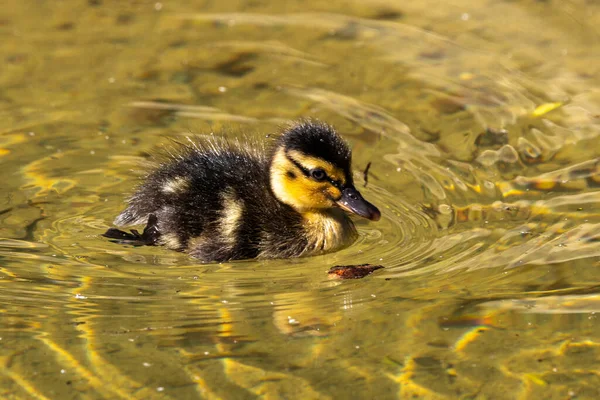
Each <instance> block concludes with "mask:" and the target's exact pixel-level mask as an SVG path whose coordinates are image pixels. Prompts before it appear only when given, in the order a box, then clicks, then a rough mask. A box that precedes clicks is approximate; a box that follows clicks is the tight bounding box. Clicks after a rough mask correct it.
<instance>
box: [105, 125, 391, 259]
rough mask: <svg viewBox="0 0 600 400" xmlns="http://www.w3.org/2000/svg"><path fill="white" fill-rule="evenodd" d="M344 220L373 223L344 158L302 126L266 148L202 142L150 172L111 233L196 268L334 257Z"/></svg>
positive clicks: (321, 133)
mask: <svg viewBox="0 0 600 400" xmlns="http://www.w3.org/2000/svg"><path fill="white" fill-rule="evenodd" d="M347 213H350V214H355V215H358V216H361V217H364V218H367V219H370V220H373V221H377V220H379V218H380V216H381V214H380V212H379V210H378V209H377V207H375V206H374V205H373V204H371V203H369V202H368V201H366V200H365V199H364V198H363V197H362V195H361V194H360V193H359V192H358V190H356V188H355V187H354V183H353V179H352V171H351V151H350V148H349V147H348V144H347V143H346V142H345V141H344V140H343V139H342V138H341V137H340V136H339V134H338V133H337V132H336V131H335V130H334V129H333V128H332V127H331V126H329V125H327V124H324V123H320V122H313V121H304V122H300V123H297V124H295V125H293V126H291V127H290V128H289V129H287V130H286V131H285V132H283V134H282V135H281V136H280V137H279V138H278V140H277V141H276V142H275V143H274V146H273V147H272V148H271V149H270V150H267V149H265V147H262V146H256V145H249V144H242V143H230V142H228V141H225V140H216V139H210V140H206V141H201V142H197V143H193V145H191V146H187V147H186V148H185V149H183V151H182V152H181V153H180V154H179V155H177V156H175V157H172V159H171V160H169V162H166V163H164V164H162V165H161V166H159V167H158V168H157V169H156V170H155V171H153V172H151V173H150V174H149V175H148V177H147V178H146V180H145V182H144V183H143V184H142V185H141V186H140V187H139V188H138V190H137V192H136V193H135V194H134V195H133V196H132V197H131V198H130V199H129V205H128V207H127V208H126V209H125V210H124V211H123V212H122V213H121V214H120V215H119V216H118V217H117V218H116V219H115V221H114V223H115V225H117V226H128V225H138V224H143V223H147V226H146V229H145V230H144V233H143V234H139V233H138V232H137V231H135V230H132V233H131V234H130V233H125V232H123V231H120V230H117V229H114V228H111V229H109V230H108V231H107V232H106V233H105V234H104V236H106V237H109V238H112V239H117V240H118V241H120V242H129V243H133V244H146V245H155V244H159V245H164V246H166V247H167V248H170V249H173V250H179V251H184V252H187V253H189V254H190V255H192V256H193V257H196V258H198V259H200V260H202V261H206V262H208V261H226V260H234V259H249V258H289V257H300V256H309V255H314V254H320V253H325V252H331V251H335V250H339V249H341V248H344V247H346V246H349V245H350V244H352V243H353V242H354V241H355V240H356V238H357V232H356V228H355V227H354V224H353V222H352V221H351V219H350V218H349V216H348V215H347Z"/></svg>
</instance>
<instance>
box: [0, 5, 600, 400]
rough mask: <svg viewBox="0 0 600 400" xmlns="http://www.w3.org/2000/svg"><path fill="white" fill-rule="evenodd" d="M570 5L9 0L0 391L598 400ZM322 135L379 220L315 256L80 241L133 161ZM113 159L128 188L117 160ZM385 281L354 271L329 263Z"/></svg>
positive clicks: (594, 21)
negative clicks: (205, 144) (167, 147)
mask: <svg viewBox="0 0 600 400" xmlns="http://www.w3.org/2000/svg"><path fill="white" fill-rule="evenodd" d="M598 11H599V10H598V5H597V4H595V3H594V2H586V1H579V0H576V1H570V2H567V3H564V2H563V3H558V2H528V1H517V2H514V1H513V2H494V3H477V4H473V3H472V2H468V1H462V0H456V1H452V2H449V3H444V4H441V3H439V2H431V1H421V2H413V3H404V4H398V3H397V2H392V1H387V0H379V1H375V0H370V1H367V2H365V1H350V2H338V1H330V2H326V3H324V2H317V1H314V2H312V1H309V2H300V1H285V2H252V1H244V0H229V1H226V2H204V1H199V2H191V3H190V2H164V3H163V2H137V3H126V2H112V1H106V0H105V1H98V0H90V1H87V2H61V3H57V2H54V3H52V4H50V3H48V4H45V3H44V4H41V3H39V4H38V3H36V4H33V3H31V2H12V1H11V2H10V4H9V5H8V6H6V7H4V8H3V13H4V14H0V33H2V34H3V37H8V38H9V40H3V41H1V43H0V57H1V60H2V62H3V68H2V69H0V87H1V88H2V91H1V94H0V116H1V117H2V118H0V163H3V166H5V168H4V171H5V177H4V179H3V180H2V183H1V184H0V185H1V187H2V197H0V259H1V263H0V286H1V290H0V299H1V301H0V315H1V317H2V318H1V320H0V321H1V322H0V344H1V346H0V361H1V363H2V364H1V371H2V373H1V374H0V396H1V397H2V398H18V399H21V398H42V399H53V398H66V399H69V398H73V399H75V398H85V399H87V398H89V399H101V398H105V399H114V398H123V399H129V398H141V399H142V398H143V399H153V398H156V399H168V398H172V399H188V398H189V399H194V398H209V399H212V398H214V399H217V398H255V397H259V396H260V397H265V398H272V399H279V398H302V399H305V398H310V399H313V398H315V399H316V398H382V399H383V398H410V397H414V398H428V399H444V398H464V399H469V398H473V399H475V398H493V399H503V398H506V399H514V398H524V399H525V398H531V399H538V398H545V399H554V398H556V399H564V398H582V399H583V398H590V399H592V398H597V397H598V395H599V393H598V388H599V387H600V382H598V379H599V378H598V373H597V371H596V370H597V368H596V364H597V362H596V360H597V359H598V355H599V354H598V352H599V347H598V346H599V344H600V337H599V334H598V332H600V330H599V329H598V328H599V326H598V322H597V312H598V305H597V304H598V293H599V289H598V288H599V285H600V281H599V280H598V278H597V275H598V274H597V273H596V268H598V267H599V266H600V265H599V255H600V247H599V246H598V238H599V232H600V230H599V229H600V228H599V227H600V225H599V224H600V220H599V219H600V214H598V205H599V203H600V198H599V194H598V193H599V192H598V184H599V183H600V168H599V163H598V160H599V157H600V154H599V148H598V146H597V141H598V134H599V133H600V118H599V115H600V94H599V93H600V92H599V91H598V89H597V87H598V83H599V81H600V75H599V74H600V69H599V67H598V63H597V59H596V58H597V56H596V55H597V54H598V50H599V43H600V40H599V38H600V35H599V34H598V31H597V28H596V26H598V22H600V21H598V16H599V15H600V13H599V12H598ZM307 116H310V117H316V118H320V119H323V120H326V121H328V122H330V123H332V124H333V125H335V126H336V127H338V129H339V130H340V131H341V132H342V133H343V134H344V135H345V136H346V137H347V138H348V139H349V140H350V141H351V143H352V145H353V148H354V167H355V170H356V181H357V184H359V185H362V183H363V181H362V174H361V171H363V170H364V168H365V166H366V165H367V163H369V162H371V163H372V167H371V169H370V171H371V175H370V179H369V185H368V186H367V187H366V188H364V189H361V190H364V192H366V194H365V196H367V197H368V198H369V199H373V202H374V203H375V204H377V205H378V207H379V208H380V209H381V210H382V220H381V221H380V222H378V223H377V224H372V223H366V222H364V221H358V228H359V231H360V234H361V236H360V239H359V240H358V242H357V243H356V244H355V245H353V246H352V247H350V248H348V249H345V250H343V251H341V252H338V253H335V254H330V255H324V256H319V257H313V258H307V259H300V260H283V261H282V260H276V261H260V262H258V261H242V262H235V263H225V264H199V263H196V262H194V260H193V259H190V258H188V257H186V256H185V255H183V254H180V253H175V252H170V251H167V250H165V249H162V248H140V247H137V248H134V247H127V246H122V245H117V244H114V243H110V242H108V241H106V240H105V239H103V238H102V237H100V236H99V234H100V233H101V232H103V231H104V230H105V229H107V228H108V227H109V226H110V222H111V221H112V219H113V218H114V216H115V215H116V214H117V213H118V212H119V211H120V210H121V208H122V207H123V201H124V199H125V197H126V196H127V194H128V193H130V192H131V191H132V189H133V187H134V185H135V182H136V179H137V176H138V175H139V174H140V171H139V169H142V171H141V172H142V173H143V168H144V165H145V164H144V162H145V161H147V159H148V155H149V154H151V153H153V152H155V151H157V150H159V149H160V147H161V145H163V144H164V143H167V142H168V138H182V137H184V136H187V135H190V134H191V135H194V134H211V133H214V134H217V135H221V134H222V135H227V136H229V137H235V136H241V135H246V136H249V137H252V138H262V137H263V136H265V135H266V134H270V133H273V132H276V131H277V130H278V129H279V128H280V126H282V125H283V124H285V123H286V122H287V121H289V120H291V119H297V118H301V117H307ZM132 169H134V170H136V169H137V170H138V171H137V172H136V171H132ZM358 263H372V264H382V265H384V266H385V267H386V268H385V269H383V270H378V271H376V272H374V273H373V274H372V275H370V276H368V277H366V278H365V279H362V280H351V281H341V280H335V279H331V278H330V277H328V274H327V271H328V270H329V268H330V267H331V266H333V265H344V264H358Z"/></svg>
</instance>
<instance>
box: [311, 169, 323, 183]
mask: <svg viewBox="0 0 600 400" xmlns="http://www.w3.org/2000/svg"><path fill="white" fill-rule="evenodd" d="M310 176H312V177H313V179H314V180H316V181H324V180H325V178H327V174H326V173H325V171H323V170H322V169H321V168H315V169H312V170H311V171H310Z"/></svg>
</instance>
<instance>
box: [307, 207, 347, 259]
mask: <svg viewBox="0 0 600 400" xmlns="http://www.w3.org/2000/svg"><path fill="white" fill-rule="evenodd" d="M301 214H302V217H303V218H304V221H305V232H306V237H307V239H308V247H307V251H308V253H311V254H312V253H326V252H330V251H335V250H338V249H341V248H343V247H346V246H349V245H350V244H352V243H353V242H354V241H355V240H356V238H357V237H358V233H357V232H356V228H355V227H354V224H353V223H352V221H351V220H350V218H349V217H348V216H347V215H346V214H345V213H344V212H343V211H342V210H340V209H337V208H331V209H325V210H321V209H318V210H309V211H304V212H302V213H301Z"/></svg>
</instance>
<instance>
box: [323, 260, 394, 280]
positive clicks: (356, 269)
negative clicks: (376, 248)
mask: <svg viewBox="0 0 600 400" xmlns="http://www.w3.org/2000/svg"><path fill="white" fill-rule="evenodd" d="M382 268H384V267H383V266H382V265H373V264H360V265H336V266H335V267H332V268H331V269H330V270H329V271H328V272H327V273H328V274H329V276H333V277H337V278H340V279H361V278H364V277H365V276H367V275H370V274H372V273H373V271H376V270H378V269H382Z"/></svg>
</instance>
